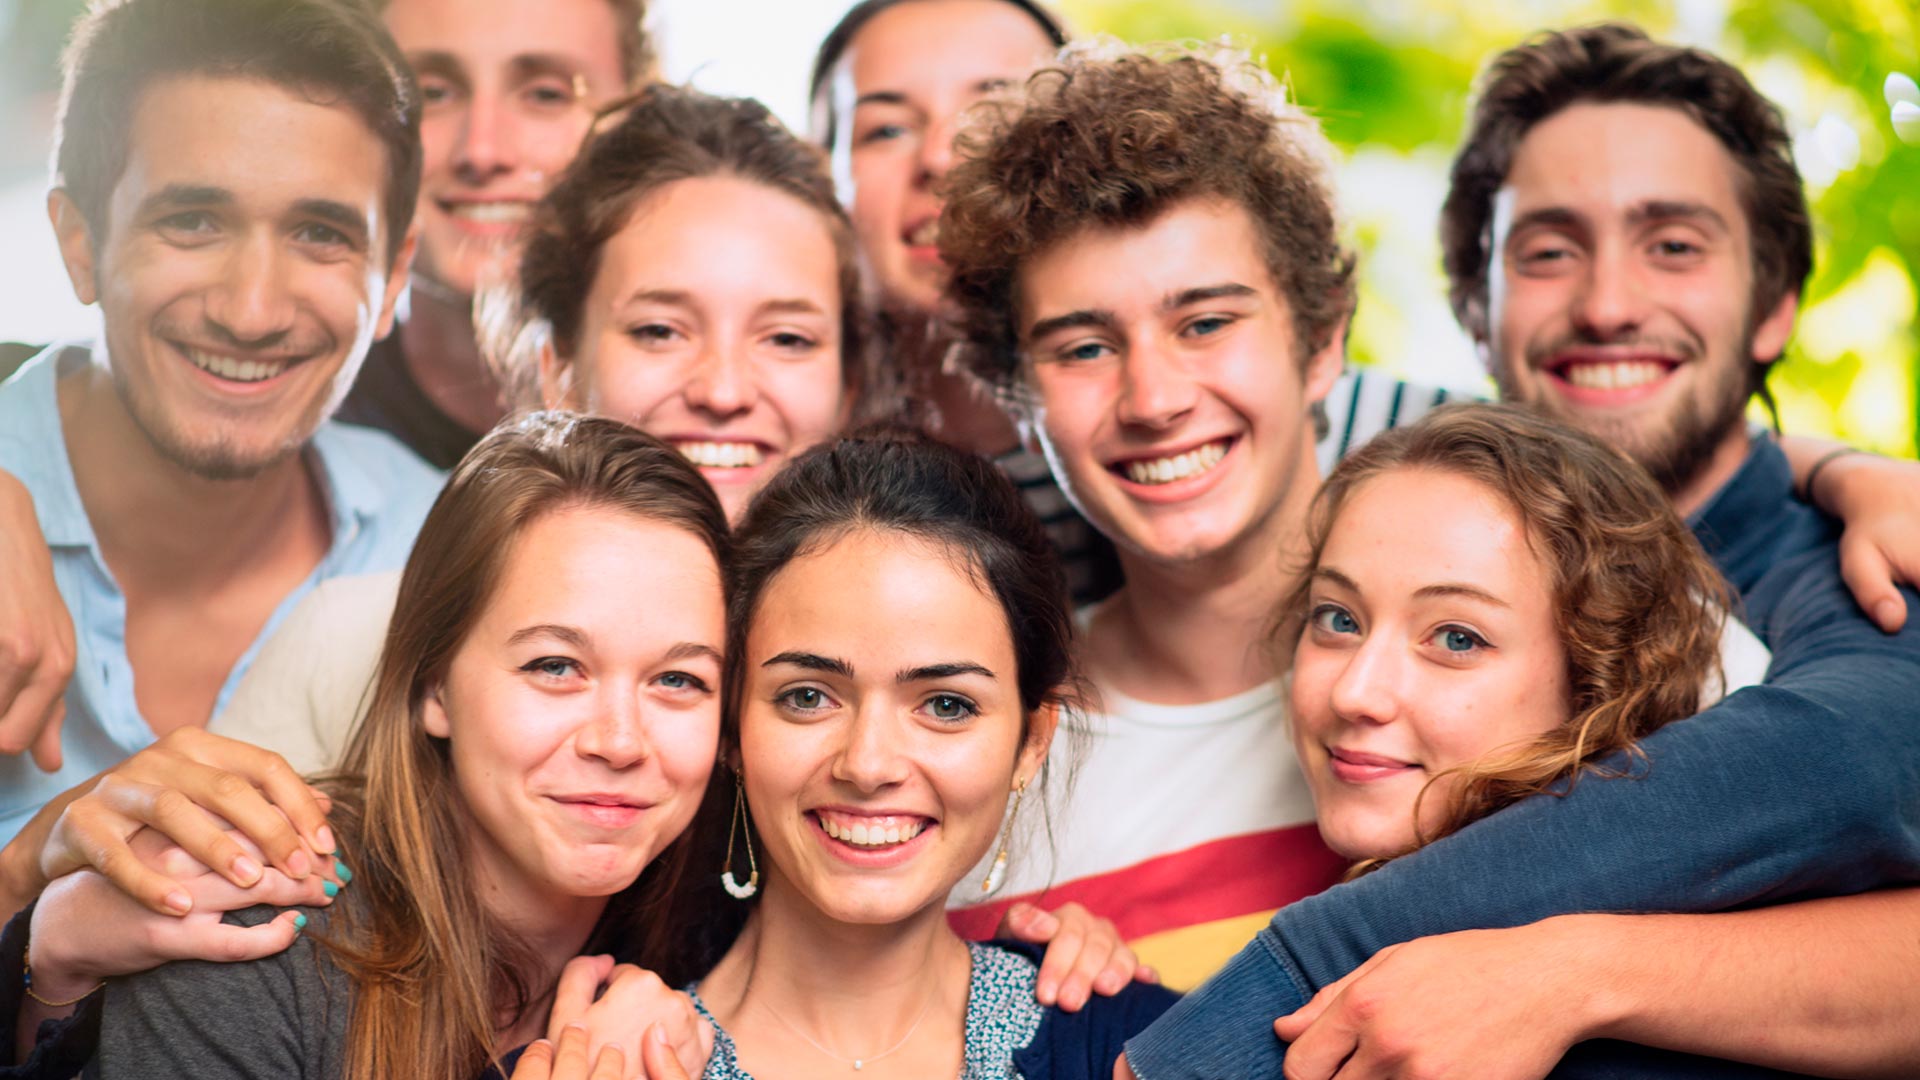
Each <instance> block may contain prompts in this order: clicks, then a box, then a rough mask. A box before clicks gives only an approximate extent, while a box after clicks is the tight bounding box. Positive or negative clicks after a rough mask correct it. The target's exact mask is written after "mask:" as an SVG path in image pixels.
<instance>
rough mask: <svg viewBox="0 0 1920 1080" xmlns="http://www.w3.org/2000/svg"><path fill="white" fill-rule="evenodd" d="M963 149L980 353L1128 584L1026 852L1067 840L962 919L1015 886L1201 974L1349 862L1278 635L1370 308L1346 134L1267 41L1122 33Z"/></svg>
mask: <svg viewBox="0 0 1920 1080" xmlns="http://www.w3.org/2000/svg"><path fill="white" fill-rule="evenodd" d="M962 149H963V152H964V153H963V157H964V160H963V161H962V162H961V163H960V164H959V165H958V166H957V167H956V168H955V169H954V170H953V171H952V172H951V173H950V174H949V177H948V200H949V201H948V205H947V209H946V213H945V216H944V218H943V220H942V224H941V234H940V236H941V250H942V255H943V257H944V258H945V259H947V260H948V261H949V262H950V263H951V264H952V266H953V268H954V273H953V283H952V286H951V289H950V294H949V295H950V296H951V297H952V298H953V299H954V300H956V302H957V307H958V310H959V312H960V313H961V319H962V321H963V333H964V335H965V337H966V339H967V342H968V347H969V349H970V352H971V358H972V363H973V365H974V367H975V370H976V371H977V372H978V373H979V374H980V375H981V376H982V377H984V378H985V379H987V380H989V381H990V382H992V383H994V384H995V385H996V386H998V387H1000V388H1001V389H1002V390H1003V392H1004V393H1005V394H1006V396H1007V397H1008V398H1009V399H1011V400H1013V401H1014V403H1015V407H1016V408H1017V409H1018V410H1019V411H1020V412H1021V413H1022V415H1023V420H1024V422H1025V423H1026V424H1027V425H1028V427H1029V429H1030V430H1031V432H1032V434H1033V436H1034V438H1035V439H1036V440H1037V441H1038V443H1039V445H1040V447H1041V449H1042V450H1043V452H1044V453H1045V455H1046V457H1047V459H1048V461H1049V463H1050V465H1051V467H1052V470H1053V472H1054V475H1055V477H1056V478H1057V479H1058V480H1059V481H1060V483H1061V485H1062V487H1063V488H1064V489H1065V490H1066V493H1067V495H1068V497H1069V498H1071V499H1072V500H1073V502H1074V504H1075V505H1076V506H1077V507H1078V508H1079V509H1080V510H1081V512H1082V513H1083V514H1085V515H1086V517H1087V518H1088V520H1089V521H1091V522H1092V523H1093V524H1094V526H1095V527H1096V528H1098V529H1099V530H1100V531H1101V532H1103V533H1104V534H1106V536H1107V537H1108V538H1109V539H1111V540H1112V541H1113V542H1114V544H1115V546H1116V547H1117V549H1118V551H1119V557H1120V561H1121V564H1122V567H1123V569H1124V571H1125V577H1126V584H1125V585H1124V586H1123V587H1122V588H1121V589H1120V591H1119V592H1117V593H1116V594H1114V595H1113V596H1112V597H1111V598H1110V599H1108V600H1107V601H1106V602H1104V603H1102V604H1100V605H1098V606H1096V607H1094V608H1092V609H1090V611H1089V612H1088V613H1087V615H1086V616H1085V625H1086V638H1085V641H1084V648H1085V652H1084V661H1085V664H1086V668H1087V670H1088V673H1089V675H1090V676H1091V678H1092V680H1093V682H1094V683H1095V685H1096V687H1097V690H1098V692H1099V715H1098V716H1097V717H1095V718H1094V719H1093V721H1092V723H1091V724H1090V725H1089V730H1090V734H1091V742H1092V750H1091V753H1090V754H1089V755H1088V757H1087V759H1086V760H1085V761H1084V762H1082V763H1081V766H1080V768H1079V771H1078V772H1077V774H1076V780H1075V785H1074V798H1073V802H1072V806H1071V811H1070V812H1069V811H1068V810H1067V809H1066V808H1065V807H1059V808H1056V809H1055V812H1054V813H1053V814H1052V815H1051V817H1052V827H1053V830H1054V835H1053V837H1052V842H1051V844H1050V845H1049V844H1048V843H1046V842H1040V843H1038V844H1036V845H1030V846H1029V848H1028V849H1029V850H1039V851H1046V850H1048V849H1049V847H1050V848H1051V850H1052V851H1053V852H1055V858H1054V860H1053V861H1052V862H1051V863H1049V862H1048V861H1047V860H1045V859H1035V860H1031V861H1030V863H1029V864H1028V865H1025V866H1023V867H1018V868H1016V870H1015V873H1014V874H1013V876H1012V878H1011V881H1010V888H1009V889H1008V893H1009V894H1010V895H1009V897H1007V898H1005V899H999V898H994V900H993V902H991V903H988V904H986V905H984V906H980V907H974V908H971V909H967V910H962V911H960V912H958V913H956V916H955V918H956V921H958V922H959V923H960V925H961V926H962V927H963V929H966V930H968V931H976V932H985V931H987V930H990V929H991V928H992V925H993V921H994V920H993V916H994V915H995V913H997V912H998V911H999V910H1001V909H1003V908H1004V907H1005V906H1007V905H1008V904H1010V903H1012V902H1013V901H1014V900H1015V899H1020V898H1027V899H1035V900H1039V901H1041V902H1042V903H1043V904H1044V905H1045V906H1053V905H1055V904H1058V903H1060V902H1063V901H1079V902H1081V903H1084V904H1086V905H1087V906H1088V907H1090V908H1092V909H1094V910H1095V911H1096V912H1098V913H1101V914H1104V915H1107V916H1109V917H1111V918H1113V919H1115V920H1116V922H1117V923H1118V924H1119V927H1120V930H1121V933H1122V935H1123V936H1124V937H1125V938H1126V939H1128V940H1129V941H1130V942H1131V943H1132V944H1133V946H1134V948H1135V949H1136V951H1137V952H1139V954H1140V957H1141V959H1142V960H1143V961H1144V962H1146V963H1149V964H1152V965H1154V966H1156V967H1158V968H1159V969H1160V971H1161V973H1162V975H1163V976H1164V977H1165V978H1166V979H1167V980H1168V981H1169V983H1170V984H1172V985H1175V986H1191V985H1194V984H1195V983H1197V982H1198V981H1200V980H1201V979H1203V978H1205V977H1206V976H1207V975H1208V974H1210V973H1211V972H1212V971H1213V970H1214V969H1215V968H1216V967H1217V966H1218V965H1219V964H1220V963H1221V962H1222V961H1223V960H1224V959H1225V958H1226V957H1227V956H1228V955H1229V954H1230V953H1231V952H1232V950H1234V949H1235V948H1237V947H1238V946H1239V945H1240V943H1241V942H1243V941H1244V940H1245V938H1246V937H1247V936H1248V935H1249V934H1251V933H1252V932H1253V931H1254V930H1256V929H1258V927H1259V926H1261V925H1262V924H1263V923H1264V922H1265V921H1266V919H1267V918H1268V917H1269V916H1270V915H1271V913H1272V912H1273V911H1274V910H1275V909H1276V908H1278V907H1280V906H1281V905H1283V904H1286V903H1288V902H1290V901H1292V900H1295V899H1298V898H1299V897H1302V896H1306V895H1309V894H1311V893H1314V892H1318V891H1319V890H1321V889H1323V888H1325V887H1326V886H1328V885H1331V884H1332V883H1334V882H1335V881H1337V880H1338V879H1339V877H1340V874H1341V872H1342V870H1343V869H1344V866H1343V864H1342V862H1341V860H1339V859H1338V858H1337V857H1335V856H1334V855H1333V854H1332V853H1331V852H1329V851H1328V850H1327V849H1326V848H1325V847H1324V846H1323V845H1322V844H1321V842H1320V839H1319V836H1318V834H1317V832H1316V831H1315V829H1314V826H1313V806H1312V801H1311V798H1310V796H1309V794H1308V792H1307V789H1306V787H1305V784H1304V780H1303V779H1302V777H1301V776H1300V773H1299V770H1298V768H1297V767H1296V766H1295V765H1294V763H1293V750H1292V748H1291V745H1290V743H1289V741H1288V737H1287V732H1286V725H1285V723H1284V714H1283V705H1282V700H1283V699H1282V696H1281V694H1280V693H1279V689H1278V687H1277V684H1276V682H1275V678H1274V673H1273V668H1272V665H1271V663H1270V658H1269V657H1268V655H1267V654H1266V651H1265V649H1264V648H1263V647H1262V646H1261V645H1260V644H1259V642H1260V641H1261V640H1262V639H1263V636H1264V635H1263V630H1264V626H1265V623H1266V621H1267V619H1268V617H1269V614H1270V612H1271V611H1272V610H1273V609H1274V607H1275V605H1276V604H1277V602H1278V601H1279V599H1280V597H1281V596H1282V595H1283V594H1284V593H1285V591H1286V589H1287V588H1288V586H1289V584H1290V582H1289V575H1288V573H1287V572H1286V570H1285V568H1284V566H1283V564H1282V563H1281V561H1280V557H1281V555H1282V553H1284V552H1287V551H1290V550H1293V549H1294V548H1295V546H1296V544H1297V542H1298V540H1299V537H1300V534H1301V524H1302V522H1303V520H1304V516H1305V512H1306V508H1307V504H1308V502H1309V501H1310V500H1311V499H1312V496H1313V493H1314V491H1315V489H1316V488H1317V487H1318V486H1319V471H1318V465H1317V463H1316V455H1315V441H1316V440H1315V436H1316V430H1315V429H1316V425H1315V423H1314V411H1313V406H1314V404H1315V403H1316V402H1318V401H1320V400H1321V399H1322V398H1323V397H1324V396H1325V395H1326V394H1327V392H1328V389H1329V387H1330V386H1332V385H1333V383H1334V380H1335V378H1336V377H1337V376H1338V375H1339V373H1340V368H1341V361H1342V349H1343V344H1344V333H1345V329H1346V321H1347V317H1348V315H1349V314H1350V313H1351V311H1352V308H1353V296H1354V289H1353V281H1352V268H1353V257H1352V256H1351V254H1349V253H1348V252H1347V251H1346V250H1345V249H1344V248H1343V247H1342V246H1341V244H1340V241H1339V238H1338V229H1337V223H1336V218H1335V213H1334V204H1333V197H1332V191H1331V187H1330V183H1329V178H1328V176H1327V164H1328V160H1329V158H1330V157H1331V151H1330V148H1329V147H1328V146H1327V143H1326V141H1325V139H1324V137H1323V136H1322V135H1321V133H1320V129H1319V126H1318V125H1317V124H1316V123H1315V122H1314V121H1313V120H1312V119H1311V118H1309V117H1308V116H1306V115H1305V114H1304V113H1303V112H1301V111H1300V110H1299V109H1297V108H1295V107H1294V106H1292V105H1290V104H1288V103H1287V102H1286V100H1285V96H1284V94H1283V92H1282V91H1281V90H1280V89H1279V87H1277V86H1276V85H1275V84H1274V82H1273V80H1272V78H1271V77H1270V76H1268V75H1267V74H1266V73H1265V72H1264V71H1262V70H1260V69H1259V68H1258V67H1256V66H1255V65H1253V64H1252V62H1251V61H1250V60H1249V59H1248V58H1247V57H1246V56H1245V55H1244V54H1237V53H1229V52H1222V53H1221V54H1220V55H1219V56H1218V57H1208V56H1205V55H1200V54H1190V53H1176V54H1172V55H1168V56H1166V57H1159V56H1155V55H1150V54H1143V53H1133V52H1121V51H1118V50H1117V47H1116V46H1112V45H1102V44H1095V45H1091V46H1087V47H1082V48H1080V49H1077V50H1075V51H1072V52H1070V53H1069V54H1068V56H1067V57H1066V58H1065V59H1064V60H1063V62H1062V64H1061V65H1060V66H1059V67H1056V68H1052V69H1048V70H1046V71H1043V72H1041V73H1040V74H1039V75H1037V76H1036V77H1035V78H1034V79H1033V80H1032V81H1031V82H1030V84H1029V86H1028V93H1027V95H1026V100H1025V101H1024V102H1022V103H1021V104H1020V107H1019V109H1018V111H1014V110H1013V109H1012V108H1011V107H1009V109H1008V110H1007V111H1006V112H1004V113H1003V114H1001V115H1000V116H999V117H998V118H997V122H993V123H989V124H988V127H987V128H986V129H984V130H982V131H981V132H979V133H977V134H976V135H975V136H973V137H972V138H971V139H970V140H968V139H963V143H962ZM1408 411H1409V413H1411V412H1412V411H1413V410H1412V409H1411V408H1410V409H1409V410H1408ZM1248 762H1259V763H1260V766H1259V767H1258V768H1249V767H1248V765H1247V763H1248ZM954 899H955V902H956V903H969V904H970V903H973V902H976V901H978V900H980V899H982V897H980V896H978V895H977V894H976V895H973V896H956V897H955V898H954Z"/></svg>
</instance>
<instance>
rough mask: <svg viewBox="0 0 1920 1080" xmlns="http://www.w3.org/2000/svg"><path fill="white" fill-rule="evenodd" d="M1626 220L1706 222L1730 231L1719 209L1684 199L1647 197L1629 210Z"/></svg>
mask: <svg viewBox="0 0 1920 1080" xmlns="http://www.w3.org/2000/svg"><path fill="white" fill-rule="evenodd" d="M1627 220H1628V221H1630V222H1632V223H1633V224H1635V225H1645V224H1647V223H1648V222H1651V221H1694V222H1706V223H1707V224H1710V225H1713V226H1715V227H1717V228H1718V229H1720V231H1722V232H1731V231H1732V230H1731V229H1730V228H1729V227H1728V225H1727V219H1726V218H1724V217H1722V216H1721V215H1720V211H1718V210H1715V209H1714V208H1713V207H1711V206H1708V205H1707V204H1705V203H1698V202H1689V201H1687V200H1684V199H1649V200H1647V201H1646V202H1643V203H1641V204H1639V205H1638V206H1635V207H1634V208H1633V209H1632V210H1629V211H1628V212H1627Z"/></svg>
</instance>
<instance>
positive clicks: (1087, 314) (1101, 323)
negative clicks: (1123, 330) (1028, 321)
mask: <svg viewBox="0 0 1920 1080" xmlns="http://www.w3.org/2000/svg"><path fill="white" fill-rule="evenodd" d="M1118 325H1120V319H1119V317H1118V316H1116V315H1115V314H1114V313H1113V312H1111V311H1105V310H1101V309H1095V308H1085V309H1082V310H1080V311H1069V312H1067V313H1066V314H1065V315H1055V316H1054V317H1053V318H1051V319H1041V320H1040V321H1039V322H1037V323H1034V324H1033V326H1032V327H1031V328H1029V329H1028V330H1027V340H1028V341H1039V340H1040V339H1041V338H1044V337H1048V336H1050V335H1052V334H1055V333H1058V332H1059V331H1061V330H1076V329H1079V328H1082V327H1094V328H1097V329H1101V330H1111V329H1113V328H1114V327H1116V326H1118Z"/></svg>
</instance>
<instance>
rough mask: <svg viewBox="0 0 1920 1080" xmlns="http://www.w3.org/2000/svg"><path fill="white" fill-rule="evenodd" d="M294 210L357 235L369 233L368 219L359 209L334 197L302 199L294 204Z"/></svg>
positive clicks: (362, 235)
mask: <svg viewBox="0 0 1920 1080" xmlns="http://www.w3.org/2000/svg"><path fill="white" fill-rule="evenodd" d="M293 212H294V213H296V214H301V215H304V216H306V217H313V218H319V219H320V220H321V221H324V222H326V223H328V224H329V225H337V226H339V227H340V228H342V229H345V230H347V231H348V232H351V233H353V234H354V235H355V236H361V237H364V236H366V235H367V231H368V228H367V219H366V217H365V216H363V215H362V214H361V213H360V212H359V211H358V210H355V209H354V208H353V207H351V206H348V205H347V204H346V203H343V202H335V201H334V200H332V199H301V200H300V201H299V202H296V203H294V204H293Z"/></svg>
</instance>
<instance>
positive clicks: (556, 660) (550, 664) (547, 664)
mask: <svg viewBox="0 0 1920 1080" xmlns="http://www.w3.org/2000/svg"><path fill="white" fill-rule="evenodd" d="M520 670H521V671H525V672H529V673H531V674H534V675H544V676H546V677H547V678H549V679H564V678H566V677H567V676H568V675H571V674H573V673H575V672H577V671H579V670H580V665H579V663H578V662H576V661H573V660H569V659H567V658H566V657H564V656H542V657H540V658H539V659H538V660H529V661H527V662H526V663H524V664H522V665H520Z"/></svg>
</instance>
